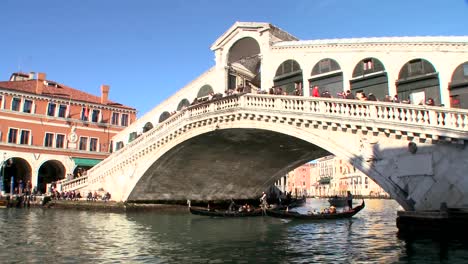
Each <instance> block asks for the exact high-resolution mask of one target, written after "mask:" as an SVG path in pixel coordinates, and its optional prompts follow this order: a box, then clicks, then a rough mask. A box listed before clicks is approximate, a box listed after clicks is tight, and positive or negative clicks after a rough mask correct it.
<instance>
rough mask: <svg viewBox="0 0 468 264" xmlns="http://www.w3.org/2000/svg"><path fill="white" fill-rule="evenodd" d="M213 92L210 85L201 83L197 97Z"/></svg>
mask: <svg viewBox="0 0 468 264" xmlns="http://www.w3.org/2000/svg"><path fill="white" fill-rule="evenodd" d="M212 92H213V88H211V86H210V85H208V84H206V85H203V86H202V87H201V88H200V90H198V94H197V98H200V97H205V96H208V95H209V94H210V93H212Z"/></svg>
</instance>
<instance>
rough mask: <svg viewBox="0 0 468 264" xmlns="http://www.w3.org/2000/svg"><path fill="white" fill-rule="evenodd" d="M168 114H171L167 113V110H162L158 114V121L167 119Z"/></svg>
mask: <svg viewBox="0 0 468 264" xmlns="http://www.w3.org/2000/svg"><path fill="white" fill-rule="evenodd" d="M170 116H171V113H169V112H168V111H164V112H162V113H161V115H160V116H159V123H162V122H164V120H166V119H168V118H169V117H170Z"/></svg>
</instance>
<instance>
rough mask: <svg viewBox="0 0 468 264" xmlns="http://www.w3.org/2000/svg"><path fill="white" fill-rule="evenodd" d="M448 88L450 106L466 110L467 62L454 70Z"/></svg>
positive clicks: (467, 96) (467, 94)
mask: <svg viewBox="0 0 468 264" xmlns="http://www.w3.org/2000/svg"><path fill="white" fill-rule="evenodd" d="M448 87H449V90H450V106H451V107H456V108H463V109H468V61H467V62H464V63H463V64H460V65H459V66H458V67H457V68H456V69H455V71H454V72H453V75H452V78H451V81H450V84H449V86H448Z"/></svg>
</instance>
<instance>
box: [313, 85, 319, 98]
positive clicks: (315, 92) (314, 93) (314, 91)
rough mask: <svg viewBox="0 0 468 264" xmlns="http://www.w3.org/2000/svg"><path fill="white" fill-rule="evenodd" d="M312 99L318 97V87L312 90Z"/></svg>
mask: <svg viewBox="0 0 468 264" xmlns="http://www.w3.org/2000/svg"><path fill="white" fill-rule="evenodd" d="M312 97H320V92H319V87H318V86H317V85H315V86H314V88H313V89H312Z"/></svg>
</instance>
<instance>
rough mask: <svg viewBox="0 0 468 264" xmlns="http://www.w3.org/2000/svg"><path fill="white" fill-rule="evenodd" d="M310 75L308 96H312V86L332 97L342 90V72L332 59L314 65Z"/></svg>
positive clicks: (322, 60)
mask: <svg viewBox="0 0 468 264" xmlns="http://www.w3.org/2000/svg"><path fill="white" fill-rule="evenodd" d="M310 75H311V77H310V79H309V94H312V89H313V87H314V86H318V88H319V91H328V92H330V94H331V95H332V96H333V97H336V96H337V94H338V93H342V92H343V90H344V86H343V71H342V70H341V67H340V65H339V64H338V62H336V60H334V59H331V58H325V59H321V60H320V61H319V62H317V63H316V64H315V65H314V67H313V68H312V72H311V74H310Z"/></svg>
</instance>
